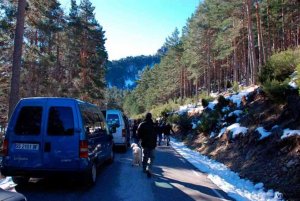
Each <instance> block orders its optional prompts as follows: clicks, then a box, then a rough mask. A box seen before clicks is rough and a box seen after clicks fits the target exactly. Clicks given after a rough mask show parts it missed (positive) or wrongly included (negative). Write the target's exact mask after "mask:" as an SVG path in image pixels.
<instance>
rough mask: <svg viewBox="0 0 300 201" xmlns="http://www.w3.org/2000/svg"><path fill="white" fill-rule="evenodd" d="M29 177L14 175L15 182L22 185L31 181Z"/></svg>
mask: <svg viewBox="0 0 300 201" xmlns="http://www.w3.org/2000/svg"><path fill="white" fill-rule="evenodd" d="M29 179H30V178H29V177H20V176H14V177H12V180H13V182H14V183H15V184H18V185H22V184H27V183H28V182H29Z"/></svg>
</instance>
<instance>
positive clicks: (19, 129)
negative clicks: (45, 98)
mask: <svg viewBox="0 0 300 201" xmlns="http://www.w3.org/2000/svg"><path fill="white" fill-rule="evenodd" d="M42 111H43V108H42V107H33V106H30V107H29V106H25V107H22V108H21V110H20V112H19V116H18V120H17V123H16V125H15V128H14V130H15V133H16V134H17V135H39V134H40V132H41V121H42Z"/></svg>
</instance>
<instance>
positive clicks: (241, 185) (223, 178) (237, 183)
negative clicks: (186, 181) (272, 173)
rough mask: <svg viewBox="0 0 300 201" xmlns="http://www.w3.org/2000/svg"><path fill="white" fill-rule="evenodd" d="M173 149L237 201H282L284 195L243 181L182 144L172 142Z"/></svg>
mask: <svg viewBox="0 0 300 201" xmlns="http://www.w3.org/2000/svg"><path fill="white" fill-rule="evenodd" d="M171 145H172V147H173V148H174V149H175V150H176V151H177V152H178V153H179V154H180V155H182V156H183V157H184V158H186V159H187V160H188V161H189V162H190V163H191V164H192V165H194V166H195V167H196V168H198V169H199V170H200V171H202V172H205V173H207V174H208V178H209V179H210V180H211V181H212V182H214V183H215V184H216V185H217V186H218V187H219V188H220V189H222V190H223V191H224V192H226V193H227V194H228V195H229V196H230V197H232V198H234V199H236V200H237V201H282V200H283V198H282V194H281V193H279V192H277V191H276V192H274V191H273V190H265V189H264V187H263V184H262V183H258V184H254V183H253V182H251V181H249V180H246V179H241V178H240V177H239V175H238V174H237V173H235V172H233V171H231V170H230V169H228V168H227V167H226V166H225V165H224V164H222V163H219V162H216V161H214V160H212V159H209V158H208V157H207V156H204V155H202V154H200V153H199V152H197V151H193V150H191V149H189V148H187V147H186V146H185V145H184V144H183V143H182V142H178V141H176V140H175V139H172V140H171Z"/></svg>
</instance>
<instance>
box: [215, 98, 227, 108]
mask: <svg viewBox="0 0 300 201" xmlns="http://www.w3.org/2000/svg"><path fill="white" fill-rule="evenodd" d="M228 104H229V100H227V99H226V98H225V97H224V96H222V95H221V96H219V97H218V104H217V105H216V106H215V108H216V110H217V111H218V112H222V108H224V107H226V106H228Z"/></svg>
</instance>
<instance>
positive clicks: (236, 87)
mask: <svg viewBox="0 0 300 201" xmlns="http://www.w3.org/2000/svg"><path fill="white" fill-rule="evenodd" d="M239 89H240V87H239V83H237V82H234V83H233V86H232V90H233V91H234V92H238V91H239Z"/></svg>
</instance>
